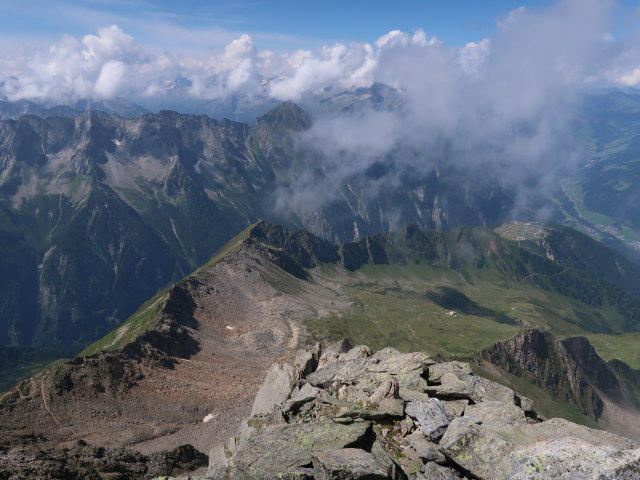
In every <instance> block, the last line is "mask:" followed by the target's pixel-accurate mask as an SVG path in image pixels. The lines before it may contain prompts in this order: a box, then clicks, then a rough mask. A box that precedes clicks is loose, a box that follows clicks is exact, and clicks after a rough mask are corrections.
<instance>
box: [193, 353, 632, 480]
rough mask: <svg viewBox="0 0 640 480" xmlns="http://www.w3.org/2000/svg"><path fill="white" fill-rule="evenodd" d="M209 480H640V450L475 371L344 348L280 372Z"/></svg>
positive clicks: (213, 457)
mask: <svg viewBox="0 0 640 480" xmlns="http://www.w3.org/2000/svg"><path fill="white" fill-rule="evenodd" d="M209 462H210V463H209V470H208V472H207V477H201V478H210V479H220V480H223V479H298V480H303V479H322V480H328V479H341V480H347V479H353V480H355V479H370V480H373V479H394V480H400V479H412V480H425V479H433V480H435V479H437V480H455V479H458V478H462V479H469V480H470V479H483V480H501V479H504V480H507V479H508V480H515V479H567V480H568V479H571V480H579V479H580V480H581V479H601V480H604V479H618V480H624V479H629V480H630V479H638V478H640V444H638V443H635V442H633V441H632V440H629V439H627V438H624V437H621V436H617V435H614V434H611V433H607V432H603V431H599V430H594V429H590V428H587V427H584V426H580V425H577V424H574V423H571V422H569V421H566V420H562V419H558V418H554V419H549V420H546V419H544V418H542V417H541V416H540V415H539V414H538V413H537V412H536V410H535V406H534V405H533V402H532V401H531V400H529V399H528V398H526V397H525V396H523V395H521V394H519V393H518V392H515V391H513V390H512V389H510V388H507V387H505V386H503V385H500V384H498V383H495V382H493V381H490V380H487V379H485V378H483V377H480V376H476V375H474V374H473V373H472V371H471V368H470V365H469V364H467V363H463V362H459V361H449V362H438V361H437V360H436V359H435V358H434V357H432V356H430V355H429V354H427V353H422V352H415V353H400V352H399V351H397V350H395V349H393V348H385V349H382V350H380V351H377V352H375V353H374V352H373V351H372V350H371V349H370V348H368V347H366V346H363V345H359V346H355V347H352V346H351V345H350V344H349V342H348V341H346V340H343V341H340V342H337V343H334V344H332V345H329V346H327V347H322V346H321V345H319V344H317V345H315V346H314V347H310V348H307V349H305V350H300V351H298V353H297V355H296V357H295V360H294V362H293V364H292V365H291V364H286V363H285V364H278V363H276V364H273V365H272V366H271V368H270V369H269V371H268V374H267V376H266V379H265V381H264V383H263V384H262V386H261V388H260V390H259V391H258V394H257V396H256V398H255V402H254V405H253V409H252V415H251V417H250V418H249V419H248V420H246V421H245V422H244V423H243V424H242V426H241V428H240V431H239V432H238V435H237V436H236V437H234V438H232V439H231V440H230V441H229V442H228V443H227V444H226V445H223V446H217V447H215V448H214V449H213V450H212V451H211V453H210V456H209Z"/></svg>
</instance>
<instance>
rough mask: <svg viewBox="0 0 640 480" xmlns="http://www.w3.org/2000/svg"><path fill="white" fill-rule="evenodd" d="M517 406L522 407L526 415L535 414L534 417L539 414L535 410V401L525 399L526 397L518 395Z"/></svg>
mask: <svg viewBox="0 0 640 480" xmlns="http://www.w3.org/2000/svg"><path fill="white" fill-rule="evenodd" d="M516 404H518V405H519V406H520V408H521V409H522V411H523V412H525V413H534V414H535V415H534V416H537V412H536V410H535V406H534V405H533V400H531V399H530V398H527V397H525V396H524V395H519V394H517V395H516Z"/></svg>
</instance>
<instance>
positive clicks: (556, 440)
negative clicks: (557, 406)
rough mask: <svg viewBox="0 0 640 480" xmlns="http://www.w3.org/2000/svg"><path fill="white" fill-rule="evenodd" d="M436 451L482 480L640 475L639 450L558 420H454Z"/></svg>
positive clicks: (627, 442)
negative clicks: (482, 422)
mask: <svg viewBox="0 0 640 480" xmlns="http://www.w3.org/2000/svg"><path fill="white" fill-rule="evenodd" d="M440 448H441V449H442V451H443V452H444V454H445V455H446V456H447V457H448V458H449V459H450V460H451V461H452V462H454V463H455V464H457V465H458V466H459V467H461V468H463V469H464V470H465V471H468V472H469V473H471V474H472V475H473V476H474V477H477V478H479V479H484V480H489V479H491V480H507V479H513V480H517V479H540V480H542V479H566V480H569V479H571V480H573V479H604V478H612V479H613V478H624V477H622V476H620V475H621V473H620V472H624V471H625V470H626V471H627V472H635V474H638V473H639V472H640V450H638V449H637V448H638V446H637V445H636V444H635V443H634V442H632V441H631V440H628V439H625V438H623V437H619V436H617V435H613V434H610V433H607V432H602V431H598V430H593V429H590V428H587V427H583V426H581V425H576V424H574V423H571V422H568V421H566V420H562V419H558V418H554V419H551V420H549V421H546V422H542V423H535V424H529V423H518V424H515V425H510V424H508V423H506V422H489V423H487V424H486V425H485V424H482V425H477V424H475V423H473V422H472V421H470V420H469V419H467V418H465V417H461V418H456V419H454V420H453V421H452V422H451V425H449V428H448V429H447V431H446V433H445V434H444V436H443V437H442V439H441V440H440ZM634 469H636V470H634ZM577 472H579V474H578V473H577ZM607 475H609V477H607ZM628 478H634V477H632V476H631V477H628Z"/></svg>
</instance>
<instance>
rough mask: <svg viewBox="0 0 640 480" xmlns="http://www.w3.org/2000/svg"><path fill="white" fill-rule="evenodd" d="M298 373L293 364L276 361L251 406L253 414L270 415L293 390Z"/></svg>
mask: <svg viewBox="0 0 640 480" xmlns="http://www.w3.org/2000/svg"><path fill="white" fill-rule="evenodd" d="M297 380H298V373H297V372H296V370H295V368H293V367H292V366H291V365H289V364H287V363H284V364H278V363H274V364H273V365H271V367H270V368H269V371H268V372H267V376H266V378H265V380H264V382H263V383H262V385H261V386H260V389H259V390H258V393H257V395H256V398H255V400H254V402H253V407H252V408H251V416H252V417H253V416H257V415H268V414H269V413H271V412H272V411H273V410H274V409H275V407H276V406H277V405H280V404H282V403H284V401H285V400H287V398H289V394H290V393H291V390H293V387H294V385H295V384H296V381H297Z"/></svg>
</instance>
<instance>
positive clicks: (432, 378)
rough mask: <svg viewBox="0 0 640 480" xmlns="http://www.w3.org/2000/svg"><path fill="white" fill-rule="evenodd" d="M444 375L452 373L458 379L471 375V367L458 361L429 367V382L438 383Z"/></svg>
mask: <svg viewBox="0 0 640 480" xmlns="http://www.w3.org/2000/svg"><path fill="white" fill-rule="evenodd" d="M445 373H453V374H454V375H455V376H456V377H458V378H462V377H466V376H468V375H472V372H471V366H470V365H469V364H468V363H465V362H458V361H453V362H445V363H436V364H435V365H431V366H430V367H429V382H433V383H440V382H441V379H442V376H443V375H444V374H445Z"/></svg>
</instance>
